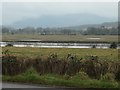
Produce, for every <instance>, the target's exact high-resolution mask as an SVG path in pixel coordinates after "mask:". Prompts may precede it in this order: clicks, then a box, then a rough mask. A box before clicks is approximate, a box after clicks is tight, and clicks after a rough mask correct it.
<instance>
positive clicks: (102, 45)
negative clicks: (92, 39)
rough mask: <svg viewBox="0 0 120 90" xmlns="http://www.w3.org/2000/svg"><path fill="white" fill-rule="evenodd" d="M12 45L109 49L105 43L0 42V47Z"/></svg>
mask: <svg viewBox="0 0 120 90" xmlns="http://www.w3.org/2000/svg"><path fill="white" fill-rule="evenodd" d="M7 44H12V45H13V46H14V47H42V48H92V47H93V45H95V46H96V48H109V46H110V44H107V43H42V42H35V43H33V42H0V46H1V47H5V46H6V45H7Z"/></svg>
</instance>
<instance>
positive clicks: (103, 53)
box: [2, 47, 120, 60]
mask: <svg viewBox="0 0 120 90" xmlns="http://www.w3.org/2000/svg"><path fill="white" fill-rule="evenodd" d="M7 49H8V50H9V53H10V54H13V55H17V56H22V57H27V56H28V57H31V58H32V57H36V56H49V55H50V54H51V53H57V54H58V57H60V58H66V57H67V55H68V53H71V54H75V55H76V56H77V57H79V58H85V57H86V56H90V55H97V56H99V58H101V59H106V60H118V54H120V53H118V50H117V49H71V48H31V47H23V48H20V47H3V48H2V51H3V52H4V51H5V50H7Z"/></svg>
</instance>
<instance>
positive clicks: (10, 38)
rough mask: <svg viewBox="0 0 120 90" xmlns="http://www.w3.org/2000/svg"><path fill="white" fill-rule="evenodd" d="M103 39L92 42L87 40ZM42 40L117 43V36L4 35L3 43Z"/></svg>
mask: <svg viewBox="0 0 120 90" xmlns="http://www.w3.org/2000/svg"><path fill="white" fill-rule="evenodd" d="M93 37H94V38H95V37H96V38H101V39H98V40H91V39H87V38H93ZM31 39H32V40H42V41H89V42H90V41H92V42H95V41H97V42H117V41H118V36H117V35H38V34H15V35H10V34H3V35H2V40H3V41H18V40H31Z"/></svg>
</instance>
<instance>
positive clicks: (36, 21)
mask: <svg viewBox="0 0 120 90" xmlns="http://www.w3.org/2000/svg"><path fill="white" fill-rule="evenodd" d="M113 21H116V20H115V19H114V18H105V17H101V16H97V15H94V14H86V13H84V14H68V15H59V16H57V15H56V16H54V15H53V16H52V15H48V16H47V15H45V16H41V17H39V18H27V19H24V20H21V21H17V22H15V23H13V25H12V26H15V27H27V26H31V27H68V26H77V25H83V26H82V27H84V25H85V24H100V23H103V22H113ZM80 27H81V26H80ZM85 27H86V26H85Z"/></svg>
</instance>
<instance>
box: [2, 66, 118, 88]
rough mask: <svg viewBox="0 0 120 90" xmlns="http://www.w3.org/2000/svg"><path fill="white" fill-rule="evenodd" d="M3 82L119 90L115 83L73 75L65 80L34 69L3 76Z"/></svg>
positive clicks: (62, 77) (59, 76)
mask: <svg viewBox="0 0 120 90" xmlns="http://www.w3.org/2000/svg"><path fill="white" fill-rule="evenodd" d="M2 80H3V81H9V82H20V83H34V84H43V85H51V86H66V87H79V88H119V84H118V82H116V81H112V82H109V81H101V80H96V79H90V78H88V79H84V80H83V79H81V78H80V76H78V75H74V76H71V78H69V79H66V78H65V77H64V76H61V75H55V74H46V75H41V76H40V75H39V74H38V73H37V72H36V71H35V70H34V69H32V68H31V69H29V70H27V71H26V72H24V73H22V74H19V75H16V76H3V77H2Z"/></svg>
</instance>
